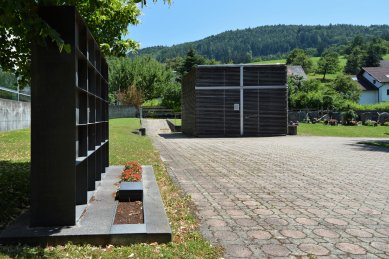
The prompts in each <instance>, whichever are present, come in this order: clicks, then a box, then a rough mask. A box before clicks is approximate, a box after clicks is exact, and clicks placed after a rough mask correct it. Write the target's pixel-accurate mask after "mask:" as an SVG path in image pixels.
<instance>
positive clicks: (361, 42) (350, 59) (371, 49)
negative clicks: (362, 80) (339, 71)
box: [344, 36, 389, 74]
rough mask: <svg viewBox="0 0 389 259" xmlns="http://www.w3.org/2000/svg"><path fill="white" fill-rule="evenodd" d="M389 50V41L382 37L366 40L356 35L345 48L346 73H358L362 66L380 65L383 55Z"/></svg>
mask: <svg viewBox="0 0 389 259" xmlns="http://www.w3.org/2000/svg"><path fill="white" fill-rule="evenodd" d="M388 50H389V43H388V42H387V41H385V40H384V39H381V38H373V39H370V40H366V39H364V38H362V37H360V36H358V37H355V38H354V40H353V41H351V42H350V43H349V44H348V46H347V47H346V49H345V51H344V52H345V54H346V57H347V63H346V67H345V69H344V72H345V73H348V74H356V73H358V72H359V70H360V69H361V67H363V66H365V67H376V66H379V64H380V60H381V59H382V57H383V55H384V54H386V53H387V52H388Z"/></svg>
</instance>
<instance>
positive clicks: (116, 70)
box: [108, 56, 175, 100]
mask: <svg viewBox="0 0 389 259" xmlns="http://www.w3.org/2000/svg"><path fill="white" fill-rule="evenodd" d="M108 64H109V93H110V94H111V96H112V97H114V96H113V95H114V94H115V93H117V92H121V91H122V90H125V89H128V88H129V87H132V86H135V87H136V88H137V89H138V90H139V91H140V92H141V93H142V94H143V96H142V98H143V99H144V100H150V99H153V98H157V97H161V95H162V92H163V91H164V90H163V89H164V87H165V86H166V85H169V84H171V82H174V81H175V76H174V74H173V71H172V70H171V69H169V68H167V67H166V66H165V65H164V64H161V63H159V62H158V61H157V60H156V59H154V58H151V57H148V56H146V57H135V58H133V59H130V58H127V57H119V58H116V57H111V58H109V59H108ZM113 99H114V98H113Z"/></svg>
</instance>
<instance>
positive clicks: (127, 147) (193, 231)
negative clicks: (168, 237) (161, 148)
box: [0, 119, 221, 258]
mask: <svg viewBox="0 0 389 259" xmlns="http://www.w3.org/2000/svg"><path fill="white" fill-rule="evenodd" d="M139 127H140V125H139V120H138V119H114V120H110V164H112V165H118V164H124V162H126V161H131V160H135V161H139V162H141V163H142V164H149V165H153V167H154V170H155V172H156V177H157V181H158V185H159V188H160V191H161V195H162V199H163V201H164V204H165V208H166V212H167V214H168V217H169V220H170V223H171V227H172V231H173V242H171V243H169V244H163V245H157V244H152V245H148V244H139V245H132V246H125V247H113V246H108V247H94V246H89V245H85V246H76V245H72V244H68V245H65V246H56V247H46V248H40V247H23V246H0V258H16V257H18V258H42V257H47V258H65V257H66V258H87V257H88V258H89V257H90V258H92V257H93V258H160V257H164V258H220V257H221V248H220V247H214V246H212V245H211V244H210V243H209V242H208V241H206V240H205V239H204V238H203V237H202V235H201V233H200V232H199V229H198V221H197V219H196V218H195V216H194V215H193V213H192V211H191V210H190V207H191V205H192V204H191V201H190V198H189V197H187V196H184V195H183V194H182V193H181V191H180V190H179V189H178V188H177V186H175V184H174V183H173V182H172V180H171V178H170V177H169V175H168V173H167V171H166V168H165V166H164V164H163V163H162V161H161V160H160V157H159V153H158V152H157V151H156V150H155V149H154V148H153V146H152V143H151V140H150V139H149V138H148V137H141V136H139V135H138V134H134V133H132V132H133V131H135V130H136V129H138V128H139ZM29 143H30V131H29V130H21V131H12V132H6V133H0V150H1V152H0V197H1V199H0V208H1V209H2V212H1V213H0V215H1V218H0V226H1V225H4V224H7V223H8V222H10V221H11V220H12V219H13V218H14V217H15V216H17V215H19V214H20V213H21V212H22V211H23V209H26V208H27V206H28V196H29V165H30V163H29V160H30V153H29V150H30V144H29ZM4 215H5V216H4Z"/></svg>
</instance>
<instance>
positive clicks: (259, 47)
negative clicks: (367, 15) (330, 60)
mask: <svg viewBox="0 0 389 259" xmlns="http://www.w3.org/2000/svg"><path fill="white" fill-rule="evenodd" d="M357 35H361V36H363V37H367V38H373V37H381V38H383V39H386V40H389V25H373V26H357V25H328V26H307V25H273V26H261V27H256V28H249V29H244V30H235V31H226V32H223V33H220V34H218V35H214V36H210V37H207V38H205V39H202V40H199V41H195V42H188V43H183V44H179V45H174V46H172V47H163V46H156V47H150V48H145V49H141V50H140V51H139V53H138V54H139V55H143V54H149V55H152V56H153V57H155V58H156V59H158V60H159V61H166V60H167V59H171V58H175V57H177V56H185V55H186V53H187V52H188V50H189V49H190V48H194V49H195V50H196V51H197V52H198V53H199V54H201V55H203V56H205V57H207V58H208V59H216V60H219V61H221V62H234V63H241V62H249V61H251V60H253V59H256V58H260V59H275V58H284V57H285V56H286V55H287V53H289V52H290V51H291V50H293V49H294V48H302V49H309V51H310V52H311V53H310V54H311V55H313V56H316V55H321V53H322V52H323V50H325V49H326V48H328V47H330V46H336V47H337V48H340V49H341V48H342V45H343V44H345V43H346V42H347V41H350V40H352V39H353V38H354V37H355V36H357Z"/></svg>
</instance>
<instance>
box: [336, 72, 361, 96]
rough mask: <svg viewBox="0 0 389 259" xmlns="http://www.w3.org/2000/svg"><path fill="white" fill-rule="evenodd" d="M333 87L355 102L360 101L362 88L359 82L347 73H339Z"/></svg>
mask: <svg viewBox="0 0 389 259" xmlns="http://www.w3.org/2000/svg"><path fill="white" fill-rule="evenodd" d="M332 87H333V88H334V90H335V91H337V92H338V93H339V94H340V95H341V96H342V97H343V98H344V99H346V100H350V101H353V102H358V101H359V98H360V96H361V92H362V90H361V88H360V87H359V85H358V83H356V82H355V81H354V80H352V79H351V77H349V76H347V75H338V76H337V77H336V78H335V80H334V81H333V83H332Z"/></svg>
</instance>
